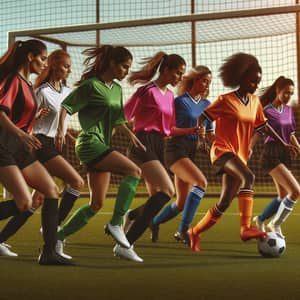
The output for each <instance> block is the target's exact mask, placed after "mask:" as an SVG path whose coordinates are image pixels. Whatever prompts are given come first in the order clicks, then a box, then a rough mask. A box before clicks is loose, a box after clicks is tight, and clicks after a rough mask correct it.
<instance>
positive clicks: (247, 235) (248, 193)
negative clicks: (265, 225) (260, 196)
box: [238, 190, 266, 241]
mask: <svg viewBox="0 0 300 300" xmlns="http://www.w3.org/2000/svg"><path fill="white" fill-rule="evenodd" d="M238 199H239V208H240V223H241V230H240V236H241V239H242V240H243V241H247V240H250V239H253V238H260V237H264V236H266V233H265V232H263V231H260V230H258V229H257V228H256V227H254V226H251V216H252V208H253V191H252V190H240V193H239V195H238Z"/></svg>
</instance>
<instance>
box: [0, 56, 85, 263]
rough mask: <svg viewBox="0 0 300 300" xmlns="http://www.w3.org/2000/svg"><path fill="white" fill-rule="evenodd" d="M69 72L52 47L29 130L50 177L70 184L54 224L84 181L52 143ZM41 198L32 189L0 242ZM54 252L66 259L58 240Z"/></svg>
mask: <svg viewBox="0 0 300 300" xmlns="http://www.w3.org/2000/svg"><path fill="white" fill-rule="evenodd" d="M70 72H71V60H70V56H69V54H68V53H66V52H65V51H64V50H55V51H54V52H52V53H51V54H50V55H49V56H48V59H47V66H46V68H45V69H44V70H43V71H42V72H41V73H40V74H39V75H38V77H37V78H36V81H35V88H36V89H37V91H36V93H37V96H38V105H39V113H38V115H37V120H36V121H35V124H34V127H33V133H34V135H35V136H36V137H37V138H38V139H39V141H40V142H41V144H42V147H41V148H40V149H38V150H36V152H35V154H36V156H37V158H38V160H39V161H40V162H41V163H42V164H44V166H45V167H46V169H47V170H48V171H49V173H50V174H51V175H52V176H56V177H58V178H60V179H62V180H63V181H64V182H65V183H67V184H69V185H70V186H69V187H67V189H66V190H65V191H64V195H63V197H62V199H61V202H60V206H59V209H58V225H60V224H61V222H62V221H63V220H64V219H65V217H66V216H67V215H68V213H69V212H70V210H71V209H72V207H73V204H74V202H75V200H76V199H77V198H78V196H79V195H80V190H81V188H82V186H83V184H84V181H83V179H82V178H81V176H80V175H79V174H78V173H77V172H76V170H75V169H74V168H73V167H72V166H71V165H70V164H69V163H68V162H67V161H66V160H65V159H64V158H63V157H62V156H61V155H60V153H59V152H58V151H57V150H56V148H55V145H54V137H55V134H56V128H57V125H58V115H59V109H60V105H61V102H62V101H63V100H64V98H65V97H66V96H67V95H68V94H69V93H70V92H71V89H70V88H68V87H67V86H66V85H65V84H64V83H63V82H65V81H66V80H67V78H68V76H69V74H70ZM66 120H67V119H66ZM65 129H67V123H66V124H65ZM43 198H44V197H43V195H42V194H41V193H40V192H38V191H35V193H34V195H33V208H32V209H31V210H29V211H26V212H24V213H22V214H18V215H16V216H14V217H13V218H11V219H10V221H9V222H8V223H7V225H6V226H5V227H4V228H3V230H2V231H1V233H0V242H5V241H6V240H7V239H8V238H9V236H11V235H12V234H14V233H15V232H16V231H17V230H18V229H19V228H20V227H21V226H22V225H23V224H24V223H25V222H26V220H27V219H28V218H29V217H30V216H31V215H32V214H33V211H34V209H36V208H38V207H39V206H40V205H41V204H42V200H43ZM56 251H57V252H58V253H59V254H60V255H61V256H64V257H66V258H70V257H69V256H65V254H64V253H62V252H61V249H60V241H58V243H57V245H56Z"/></svg>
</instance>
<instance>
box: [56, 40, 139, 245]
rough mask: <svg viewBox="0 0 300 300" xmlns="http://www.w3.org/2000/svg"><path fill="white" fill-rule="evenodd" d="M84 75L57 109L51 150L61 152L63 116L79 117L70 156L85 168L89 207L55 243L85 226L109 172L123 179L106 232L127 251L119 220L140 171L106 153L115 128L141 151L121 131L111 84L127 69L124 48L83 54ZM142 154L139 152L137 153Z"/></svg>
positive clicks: (117, 95)
mask: <svg viewBox="0 0 300 300" xmlns="http://www.w3.org/2000/svg"><path fill="white" fill-rule="evenodd" d="M84 54H86V55H87V59H86V60H85V65H86V70H85V72H84V73H83V75H82V76H81V79H80V81H79V82H78V87H77V88H76V89H75V90H74V91H73V92H72V93H71V94H70V95H69V96H67V98H65V100H64V101H63V102H62V104H61V111H60V118H59V125H58V129H57V134H56V137H55V142H56V146H57V147H58V149H59V150H61V149H62V145H63V143H64V138H65V131H64V121H65V118H66V115H67V113H68V114H70V115H72V114H74V113H76V112H78V117H79V122H80V125H81V132H80V134H79V136H78V138H77V141H76V146H75V151H76V154H77V156H78V158H79V159H80V161H81V162H82V163H83V164H85V165H86V167H87V171H88V173H87V176H88V185H89V190H90V202H89V204H86V205H83V206H81V207H80V208H79V209H78V210H77V211H76V212H75V213H74V214H73V215H72V216H71V218H70V219H69V220H68V221H67V223H66V224H65V225H64V226H63V227H62V228H61V230H60V231H59V232H58V239H59V240H60V241H63V240H64V239H65V237H67V236H69V235H71V234H73V233H74V232H76V231H78V230H80V229H81V228H82V227H83V226H85V225H86V224H87V223H88V222H89V220H90V219H91V218H92V217H93V216H94V215H95V214H96V213H97V211H99V210H100V209H101V208H102V206H103V201H104V199H105V197H106V193H107V190H108V186H109V181H110V174H111V172H117V173H121V174H123V175H125V177H124V178H123V180H122V182H121V183H120V186H119V190H118V194H117V199H116V204H115V208H114V213H113V217H112V219H111V221H110V223H109V224H107V225H106V232H107V233H109V234H111V235H112V236H113V238H114V239H115V240H116V241H117V242H118V243H120V244H122V245H123V246H124V247H128V248H129V247H130V245H129V243H128V241H127V239H126V237H125V234H124V232H123V229H122V226H121V225H122V220H123V215H124V214H125V212H126V211H127V210H128V208H129V206H130V204H131V202H132V199H133V197H134V195H135V191H136V187H137V185H138V183H139V180H140V175H141V170H140V168H139V167H138V166H136V165H135V164H134V163H133V162H132V161H131V160H129V159H128V158H127V157H126V156H124V155H122V154H121V153H119V152H118V151H115V150H113V149H111V138H112V131H113V129H114V127H119V128H120V129H123V130H124V132H125V133H126V134H128V135H129V137H130V138H131V140H132V142H133V143H134V145H135V146H137V147H140V148H142V149H144V147H143V145H142V144H141V143H140V142H139V140H138V139H137V138H136V136H135V135H134V134H133V133H132V132H131V131H130V130H129V129H128V127H127V126H126V125H125V122H126V119H125V116H124V112H123V105H122V89H121V86H120V85H119V84H118V83H117V82H116V81H115V80H114V79H117V80H122V79H124V77H125V76H126V75H127V74H128V70H129V68H130V66H131V63H132V55H131V53H130V52H129V51H128V50H127V49H126V48H124V47H121V46H118V47H114V46H110V45H103V46H100V47H97V48H91V49H87V50H85V51H84ZM142 151H143V150H142Z"/></svg>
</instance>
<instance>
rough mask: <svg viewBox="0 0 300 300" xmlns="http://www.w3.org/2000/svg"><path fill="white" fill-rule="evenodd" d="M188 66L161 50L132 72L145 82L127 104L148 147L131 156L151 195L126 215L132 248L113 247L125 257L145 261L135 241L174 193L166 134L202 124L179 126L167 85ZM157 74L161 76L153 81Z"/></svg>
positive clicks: (132, 151) (133, 151)
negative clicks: (165, 144)
mask: <svg viewBox="0 0 300 300" xmlns="http://www.w3.org/2000/svg"><path fill="white" fill-rule="evenodd" d="M185 68H186V63H185V60H184V59H183V58H182V57H181V56H179V55H177V54H169V55H168V54H166V53H164V52H157V53H156V54H155V55H154V56H152V57H149V58H147V59H145V61H144V65H143V67H142V68H141V69H140V70H138V71H136V72H133V73H132V74H131V75H130V76H129V82H130V83H131V84H136V83H142V84H143V85H142V86H141V87H139V88H138V89H137V91H136V92H135V93H134V94H133V95H132V96H131V98H130V99H129V100H128V102H127V103H126V104H125V114H126V117H127V119H128V120H129V121H132V120H133V121H134V132H135V133H136V134H137V137H138V138H139V139H140V140H141V141H142V143H143V144H144V145H145V147H146V152H142V151H140V150H139V149H136V148H133V147H131V148H130V149H129V157H130V158H131V159H132V160H133V161H135V162H136V163H137V164H138V165H139V166H140V167H141V169H142V176H143V179H144V181H145V183H146V186H147V189H148V192H149V194H150V198H149V199H148V200H147V201H146V203H145V204H143V205H141V206H139V207H137V208H136V209H134V210H132V211H129V212H128V214H127V216H126V219H127V220H126V223H127V224H130V223H131V226H130V227H129V226H127V224H125V225H126V226H125V227H127V228H129V230H128V232H127V234H126V237H127V239H128V241H129V243H130V245H131V248H129V249H126V248H124V247H122V246H121V245H119V244H117V245H116V246H115V247H114V250H113V251H114V254H115V255H116V256H119V257H121V258H125V259H129V260H132V261H136V262H142V261H143V259H142V258H140V257H139V256H138V255H137V254H136V253H135V252H134V250H133V244H134V242H135V241H136V240H137V239H138V238H139V237H140V236H141V235H142V234H143V233H144V232H145V230H146V228H147V227H148V226H149V224H150V222H151V220H152V219H153V217H154V216H155V215H156V214H157V213H158V212H159V211H160V210H161V208H162V207H163V206H164V205H165V204H166V203H167V202H168V201H169V200H170V199H171V197H172V196H173V194H174V187H173V184H172V180H171V178H170V177H169V175H168V173H167V171H166V169H165V166H164V138H165V137H168V136H170V135H184V134H193V133H197V132H198V127H195V128H176V122H175V111H174V95H173V92H172V91H171V90H170V89H168V87H167V86H168V85H169V84H170V85H172V86H173V87H175V86H176V85H177V84H178V83H179V82H180V81H181V79H182V76H183V74H184V72H185ZM156 73H158V74H156ZM155 75H157V79H155V80H154V81H152V80H153V78H154V76H155ZM125 231H126V230H125Z"/></svg>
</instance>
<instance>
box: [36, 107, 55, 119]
mask: <svg viewBox="0 0 300 300" xmlns="http://www.w3.org/2000/svg"><path fill="white" fill-rule="evenodd" d="M51 110H52V109H51V108H50V107H49V106H47V107H43V108H41V109H40V110H39V111H38V113H37V115H36V119H40V118H43V117H46V116H48V115H49V113H50V112H51Z"/></svg>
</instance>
